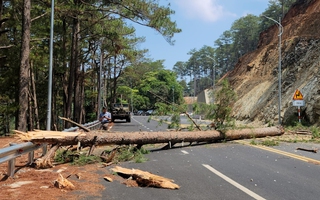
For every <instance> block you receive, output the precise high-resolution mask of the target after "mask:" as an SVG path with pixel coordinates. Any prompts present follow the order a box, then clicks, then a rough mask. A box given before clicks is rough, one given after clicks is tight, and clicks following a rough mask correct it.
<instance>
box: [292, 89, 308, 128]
mask: <svg viewBox="0 0 320 200" xmlns="http://www.w3.org/2000/svg"><path fill="white" fill-rule="evenodd" d="M292 100H293V101H292V105H293V106H297V107H298V119H299V123H301V112H300V111H301V109H300V108H301V106H305V105H306V103H305V101H304V100H303V95H302V93H301V92H300V91H299V90H298V89H297V90H296V91H295V92H294V95H293V98H292Z"/></svg>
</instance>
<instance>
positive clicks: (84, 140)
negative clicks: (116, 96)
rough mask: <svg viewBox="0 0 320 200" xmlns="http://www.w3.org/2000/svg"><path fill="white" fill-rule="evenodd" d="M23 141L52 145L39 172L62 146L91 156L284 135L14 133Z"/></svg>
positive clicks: (274, 130) (261, 131)
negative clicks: (101, 151)
mask: <svg viewBox="0 0 320 200" xmlns="http://www.w3.org/2000/svg"><path fill="white" fill-rule="evenodd" d="M15 132H16V133H17V136H19V137H20V138H21V140H23V141H30V142H33V143H36V144H39V143H47V144H52V147H51V149H50V150H49V151H48V152H47V154H46V155H44V156H43V157H42V158H41V159H38V160H37V161H36V166H37V168H48V167H52V166H53V165H52V164H51V158H52V157H53V156H54V153H55V151H56V150H57V149H58V148H59V147H60V146H68V145H77V144H79V143H81V146H90V147H91V149H90V151H89V154H88V155H90V154H91V152H92V151H93V149H94V147H95V146H103V145H129V144H136V145H137V146H138V147H141V146H142V145H145V144H156V143H167V144H170V146H173V145H174V144H176V143H184V142H189V143H192V142H216V141H220V140H237V139H250V138H261V137H266V136H279V135H282V134H283V133H284V130H283V129H282V127H266V128H250V129H240V130H228V131H226V132H225V133H222V132H219V131H217V130H210V131H193V132H191V131H190V132H182V131H181V132H180V131H170V132H106V131H99V130H95V131H90V132H72V133H69V132H59V131H42V130H36V131H29V132H27V133H24V132H20V131H15Z"/></svg>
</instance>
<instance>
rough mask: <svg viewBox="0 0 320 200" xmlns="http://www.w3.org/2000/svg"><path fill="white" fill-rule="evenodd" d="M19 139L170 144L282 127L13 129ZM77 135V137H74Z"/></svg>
mask: <svg viewBox="0 0 320 200" xmlns="http://www.w3.org/2000/svg"><path fill="white" fill-rule="evenodd" d="M16 132H17V133H18V136H20V138H21V139H22V140H26V139H27V140H28V141H31V142H34V143H48V144H56V143H59V144H61V145H62V146H67V145H76V144H78V142H80V143H81V144H82V145H88V146H92V145H109V144H117V145H128V144H137V145H144V144H156V143H168V142H170V143H171V144H175V143H181V142H214V141H219V140H225V139H226V140H236V139H250V138H260V137H266V136H279V135H282V134H283V133H284V130H283V129H282V128H278V127H268V128H254V129H242V130H231V131H227V132H226V133H224V134H223V133H220V132H218V131H215V130H212V131H195V132H125V133H121V132H116V133H110V132H104V131H91V132H88V133H82V134H81V133H73V134H74V135H72V134H71V133H67V132H57V131H56V132H52V131H51V132H46V131H32V132H28V133H21V132H19V131H16ZM52 134H54V135H52ZM70 134H71V135H70ZM75 135H77V136H75Z"/></svg>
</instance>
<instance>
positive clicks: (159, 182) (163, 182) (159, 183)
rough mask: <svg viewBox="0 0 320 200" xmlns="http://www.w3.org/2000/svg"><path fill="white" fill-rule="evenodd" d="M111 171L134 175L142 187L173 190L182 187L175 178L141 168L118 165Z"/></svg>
mask: <svg viewBox="0 0 320 200" xmlns="http://www.w3.org/2000/svg"><path fill="white" fill-rule="evenodd" d="M111 171H113V172H116V173H118V174H119V175H120V176H121V175H122V174H123V175H126V176H128V177H132V179H133V180H135V181H136V182H137V183H138V185H139V186H142V187H157V188H164V189H172V190H175V189H179V188H180V186H179V185H177V184H175V183H173V182H174V180H172V179H168V178H165V177H162V176H158V175H155V174H152V173H150V172H146V171H142V170H139V169H127V168H123V167H119V166H116V167H114V168H111Z"/></svg>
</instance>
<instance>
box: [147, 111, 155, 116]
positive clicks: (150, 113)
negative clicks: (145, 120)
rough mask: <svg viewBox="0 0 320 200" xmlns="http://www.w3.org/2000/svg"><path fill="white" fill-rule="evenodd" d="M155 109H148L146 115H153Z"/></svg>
mask: <svg viewBox="0 0 320 200" xmlns="http://www.w3.org/2000/svg"><path fill="white" fill-rule="evenodd" d="M153 112H154V111H153V110H147V112H146V115H152V114H153Z"/></svg>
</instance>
